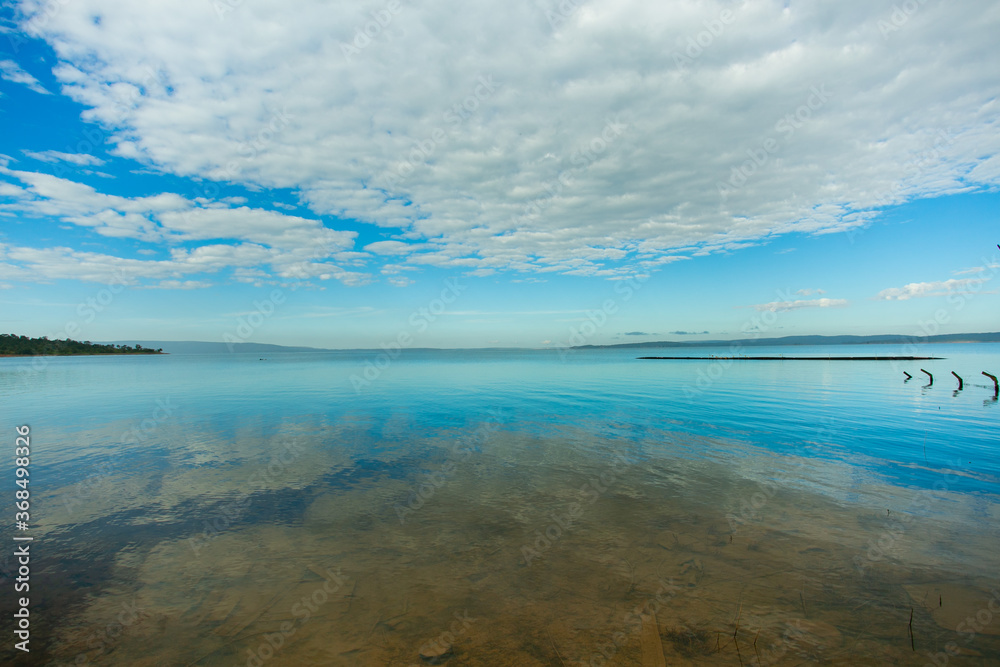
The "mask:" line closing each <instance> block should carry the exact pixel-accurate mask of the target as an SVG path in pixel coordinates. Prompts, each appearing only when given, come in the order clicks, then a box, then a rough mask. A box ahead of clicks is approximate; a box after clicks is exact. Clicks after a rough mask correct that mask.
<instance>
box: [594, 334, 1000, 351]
mask: <svg viewBox="0 0 1000 667" xmlns="http://www.w3.org/2000/svg"><path fill="white" fill-rule="evenodd" d="M914 342H919V343H1000V332H997V333H966V334H943V335H940V336H922V337H917V336H899V335H895V334H885V335H880V336H784V337H782V338H743V339H738V340H700V341H676V340H663V341H656V342H650V343H618V344H615V345H578V346H576V348H578V349H588V348H601V347H713V346H719V347H722V346H727V345H735V344H739V345H742V346H744V347H751V346H759V345H884V344H893V345H902V344H905V343H914Z"/></svg>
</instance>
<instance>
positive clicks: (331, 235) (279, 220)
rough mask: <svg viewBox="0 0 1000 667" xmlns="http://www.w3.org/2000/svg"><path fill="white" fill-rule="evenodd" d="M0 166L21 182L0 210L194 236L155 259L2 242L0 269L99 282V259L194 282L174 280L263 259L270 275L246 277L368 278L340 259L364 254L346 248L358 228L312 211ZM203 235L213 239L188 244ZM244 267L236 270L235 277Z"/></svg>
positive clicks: (146, 236)
mask: <svg viewBox="0 0 1000 667" xmlns="http://www.w3.org/2000/svg"><path fill="white" fill-rule="evenodd" d="M0 174H3V175H8V176H11V177H13V178H15V179H17V180H19V181H20V182H21V183H23V184H24V185H23V186H17V185H13V184H10V183H7V184H4V187H3V188H0V198H3V199H0V213H3V212H16V213H19V214H27V215H34V216H51V217H54V218H57V219H60V220H63V221H66V222H69V223H72V224H75V225H78V226H81V227H87V228H90V229H93V230H94V231H95V232H97V233H98V234H101V235H103V236H107V237H112V238H130V239H137V240H140V241H145V242H150V243H165V244H170V245H174V246H176V245H178V244H180V243H188V244H194V247H187V248H181V247H172V248H170V249H169V253H170V259H169V260H161V261H153V260H136V259H126V258H121V257H114V256H110V255H98V254H97V253H84V252H75V251H73V250H71V249H69V248H50V249H37V248H17V247H8V248H6V251H5V258H6V259H8V260H12V261H8V262H7V263H6V264H0V275H6V276H8V277H12V278H16V277H20V278H22V279H29V278H34V279H41V280H54V279H74V278H75V279H78V280H84V281H93V282H105V281H106V280H107V275H108V271H106V270H103V269H101V270H98V268H97V267H95V266H94V265H95V263H98V264H104V265H105V268H107V267H114V268H116V269H118V270H122V271H124V272H125V273H126V274H127V275H128V277H129V278H128V279H129V281H130V282H134V281H137V280H139V279H144V278H148V279H153V280H159V279H163V278H169V279H168V280H167V281H166V282H161V283H159V284H158V285H157V286H162V287H165V288H170V289H192V288H195V287H202V286H203V285H202V284H201V283H199V282H197V281H188V282H184V283H182V282H179V278H180V277H181V276H182V275H186V274H190V273H192V272H195V273H197V272H210V273H211V272H217V271H220V270H223V269H237V270H242V271H244V272H247V271H251V270H254V269H257V268H258V267H261V266H268V267H269V268H270V274H265V273H258V274H256V275H255V276H254V279H255V282H258V283H259V282H261V280H264V281H266V280H268V279H285V280H300V281H302V280H310V279H317V280H329V279H336V280H339V281H341V282H343V283H345V284H348V285H358V284H364V283H366V282H369V281H370V276H369V274H367V273H364V272H356V271H349V270H346V269H344V268H343V267H342V266H341V265H340V264H341V263H352V262H354V261H355V260H357V259H358V258H359V257H364V256H366V255H364V254H363V253H351V252H347V251H348V249H350V248H352V247H353V245H354V237H355V236H356V233H355V232H348V231H340V230H334V229H329V228H328V227H326V226H324V225H323V224H322V222H320V221H318V220H311V219H307V218H302V217H298V216H291V215H286V214H283V213H278V212H275V211H268V210H263V209H254V208H249V207H247V206H237V207H235V208H234V207H233V204H236V203H239V202H241V201H243V200H241V199H235V200H232V201H230V202H229V203H228V204H227V203H224V202H211V201H208V200H204V199H202V200H199V201H200V202H201V203H196V202H194V201H191V200H188V199H186V198H184V197H181V196H180V195H177V194H173V193H161V194H158V195H154V196H150V197H121V196H117V195H107V194H104V193H101V192H98V191H97V190H96V189H94V188H92V187H91V186H89V185H85V184H82V183H77V182H75V181H70V180H67V179H64V178H58V177H56V176H52V175H50V174H40V173H35V172H25V171H13V170H10V169H8V168H6V167H0ZM4 199H5V200H7V201H3V200H4ZM206 241H213V242H214V243H204V244H203V245H196V244H197V243H198V242H206ZM145 250H148V249H145ZM142 254H146V253H142ZM330 260H336V261H337V262H339V263H334V262H333V261H330ZM246 275H247V274H246V273H242V274H236V275H235V277H236V278H237V280H242V279H244V278H245V276H246Z"/></svg>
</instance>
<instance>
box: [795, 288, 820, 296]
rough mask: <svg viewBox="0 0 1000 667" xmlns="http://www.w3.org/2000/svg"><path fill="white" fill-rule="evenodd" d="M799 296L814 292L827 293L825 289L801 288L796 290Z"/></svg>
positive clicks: (809, 294) (810, 294)
mask: <svg viewBox="0 0 1000 667" xmlns="http://www.w3.org/2000/svg"><path fill="white" fill-rule="evenodd" d="M795 293H796V294H798V295H799V296H812V295H813V294H826V292H825V291H824V290H821V289H800V290H796V292H795Z"/></svg>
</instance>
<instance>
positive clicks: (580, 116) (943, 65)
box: [22, 0, 1000, 277]
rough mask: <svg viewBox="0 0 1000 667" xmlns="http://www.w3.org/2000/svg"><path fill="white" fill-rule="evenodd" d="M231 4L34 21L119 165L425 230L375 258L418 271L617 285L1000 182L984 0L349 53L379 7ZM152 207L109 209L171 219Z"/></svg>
mask: <svg viewBox="0 0 1000 667" xmlns="http://www.w3.org/2000/svg"><path fill="white" fill-rule="evenodd" d="M235 4H236V3H232V4H226V3H209V2H200V3H193V2H192V3H120V2H112V1H111V0H74V2H72V3H67V4H65V5H63V6H61V8H60V11H59V12H58V13H56V14H54V15H52V16H51V17H48V18H46V20H45V21H41V20H39V21H36V22H35V23H33V24H31V23H30V22H29V27H30V26H33V29H34V31H35V32H36V33H37V34H38V35H39V36H41V37H43V38H45V39H46V40H48V41H49V43H50V44H51V45H52V46H53V48H54V49H55V50H56V53H57V54H58V56H59V59H60V62H61V63H62V64H61V65H60V66H59V67H58V68H57V69H56V70H55V74H56V76H57V77H58V79H59V81H60V82H61V84H62V87H63V91H64V92H65V93H66V94H69V95H70V96H72V97H73V98H74V99H75V100H76V101H78V102H79V103H81V104H83V105H85V106H86V107H87V108H88V111H87V112H86V114H85V117H86V119H88V120H90V121H94V122H99V123H103V124H104V125H105V126H106V127H107V128H109V130H110V131H111V133H112V135H113V143H114V146H115V148H114V150H115V152H117V154H119V155H122V156H126V157H131V158H134V159H137V160H140V161H142V162H144V163H146V164H147V165H149V166H151V167H154V168H157V169H163V170H165V171H167V172H170V173H174V174H179V175H183V176H192V177H204V178H209V179H217V180H226V181H234V182H238V183H242V184H244V185H246V186H248V187H252V188H261V187H263V188H292V189H295V190H296V191H298V192H299V193H300V194H301V197H302V199H303V201H304V203H306V204H307V205H308V206H309V207H310V208H311V210H312V211H313V212H315V213H317V214H322V215H336V216H341V217H344V218H352V219H356V220H360V221H362V222H368V223H371V224H373V225H377V226H380V227H385V228H397V229H400V230H402V232H403V235H402V236H400V237H398V238H405V239H406V240H407V241H412V242H414V243H417V244H420V243H426V242H429V243H430V244H431V245H430V246H429V247H416V248H411V249H409V250H407V249H404V248H403V247H402V246H400V245H393V243H397V242H390V241H383V242H376V243H374V244H371V246H369V248H370V250H371V252H379V253H382V254H387V253H389V252H390V251H392V250H393V249H395V251H397V252H398V254H400V256H401V257H403V258H405V260H401V261H400V263H401V264H402V263H414V264H417V265H432V266H440V267H448V268H454V269H460V270H463V271H469V272H477V273H480V274H485V273H490V272H494V271H502V270H515V271H524V272H534V273H545V272H549V271H556V272H563V273H569V274H574V275H594V276H607V277H620V276H621V275H623V274H625V273H627V272H628V271H633V272H634V271H635V270H637V269H642V268H643V267H647V268H648V267H652V266H656V265H657V264H658V263H660V262H661V261H664V260H662V258H663V257H664V256H668V257H677V256H679V249H684V252H685V253H690V254H692V255H703V254H706V253H711V252H724V251H733V250H736V249H739V248H741V247H746V246H748V245H752V244H755V243H759V242H760V240H761V239H763V238H765V237H769V236H771V235H777V234H787V233H791V232H804V233H829V232H834V231H840V230H846V229H849V228H852V227H855V226H858V225H862V224H865V223H866V222H867V221H868V220H870V219H871V217H872V215H873V213H872V212H871V211H872V210H873V209H875V208H877V207H880V206H884V205H886V204H887V203H891V202H898V201H903V200H907V199H912V198H915V197H921V196H931V195H940V194H945V193H953V192H960V191H965V190H968V189H970V188H977V187H983V186H996V185H998V184H1000V169H998V167H997V162H996V160H995V159H993V158H992V157H991V156H993V155H995V154H996V153H998V152H1000V150H998V149H1000V127H998V120H997V119H998V117H1000V113H998V111H1000V102H998V101H997V99H996V95H995V91H996V90H997V89H998V88H1000V70H998V68H996V67H995V65H994V61H995V60H996V58H995V55H996V46H995V40H996V34H997V33H998V32H1000V10H998V8H997V5H996V4H995V3H991V2H986V1H985V0H981V1H978V2H977V1H974V0H973V1H972V2H971V4H967V5H962V10H961V11H960V10H959V9H958V8H957V7H956V6H955V5H954V4H951V3H926V4H924V3H921V4H920V5H919V8H918V10H917V11H916V13H915V14H913V15H912V16H910V17H909V18H908V20H907V21H906V22H905V24H904V25H902V26H901V27H899V29H898V30H892V31H888V32H887V31H886V30H885V28H884V25H880V21H883V22H884V21H889V20H891V14H892V8H891V7H890V6H888V5H886V4H884V3H875V4H873V3H870V2H866V1H863V0H844V1H843V2H839V3H837V4H836V6H835V7H833V6H832V5H828V4H824V3H819V4H817V3H791V4H789V3H780V2H765V1H763V0H761V1H757V2H742V3H737V4H734V3H731V2H724V1H723V0H707V1H703V2H695V1H693V0H683V1H678V2H671V3H650V2H641V1H640V0H590V1H589V2H586V3H585V4H584V5H582V6H581V7H580V9H578V10H577V11H575V12H573V13H571V14H570V15H569V16H568V17H567V18H566V20H565V21H560V22H558V25H556V26H555V27H553V25H552V24H550V22H549V20H548V19H547V18H546V10H550V11H558V9H557V7H558V4H559V3H558V2H556V0H538V1H537V2H536V1H534V0H532V1H529V0H513V1H511V2H506V3H492V4H488V5H476V6H472V5H469V3H466V2H459V0H427V1H426V2H422V3H419V4H413V3H402V4H401V9H400V11H399V12H398V13H397V14H394V15H392V18H391V21H390V22H389V24H388V25H387V26H386V27H385V28H382V29H381V32H380V34H379V35H377V36H375V37H374V38H373V39H372V40H371V43H370V44H367V45H365V44H361V46H363V48H358V49H357V51H358V52H357V53H348V54H347V55H349V56H350V57H347V56H345V49H344V46H345V45H350V44H351V43H352V41H353V40H355V39H357V34H358V33H357V32H356V29H358V28H361V27H363V26H364V25H365V24H366V23H367V22H369V21H371V16H370V12H371V10H372V7H373V5H370V4H367V3H332V4H331V3H329V2H321V1H320V0H304V1H303V2H299V3H296V5H295V7H294V9H289V7H288V5H287V4H286V3H281V2H276V1H274V0H271V1H266V0H260V1H259V2H254V3H239V4H238V5H237V6H233V5H235ZM216 5H219V6H222V7H223V8H224V9H226V10H227V11H223V12H217V11H216ZM22 8H23V10H24V12H25V13H26V14H27V15H28V16H32V15H39V16H41V15H43V12H44V11H45V3H44V2H42V0H26V1H25V2H24V3H22ZM723 9H731V10H733V11H734V13H735V19H734V20H733V21H732V22H731V23H729V24H726V26H725V29H724V31H723V32H722V34H720V35H718V36H715V37H713V36H712V35H709V34H708V33H705V34H707V35H708V37H709V39H708V44H707V46H704V48H703V52H702V53H700V54H697V57H695V58H693V59H691V60H690V61H689V62H685V63H684V66H683V67H679V66H678V60H679V58H678V56H681V58H680V59H683V56H684V52H685V48H686V46H687V45H688V44H689V40H690V39H693V38H700V34H701V33H703V32H704V31H705V26H704V23H705V22H706V21H711V20H713V19H716V18H717V17H718V16H719V14H720V12H721V11H722V10H723ZM229 10H231V11H229ZM95 16H100V17H101V20H100V21H99V22H95V21H94V20H93V18H94V17H95ZM703 41H704V40H703ZM247 44H253V45H254V46H253V48H252V49H248V48H247V47H246V45H247ZM931 46H933V48H931ZM917 109H919V113H917V112H916V111H915V110H917ZM615 119H618V123H617V124H616V122H615ZM769 140H770V141H773V142H774V144H773V145H774V146H776V148H775V149H774V150H773V151H769V150H767V149H766V146H770V145H772V144H770V143H768V142H769ZM755 159H756V160H757V161H758V162H761V161H762V162H763V164H762V165H760V166H757V164H756V163H755V162H754V160H755ZM739 169H743V170H744V172H751V171H752V173H750V174H749V175H747V176H745V178H744V179H743V180H745V183H744V182H740V183H739V185H738V186H733V187H732V188H731V189H732V191H731V192H728V193H727V196H725V197H722V196H720V193H719V184H720V183H726V182H728V181H730V180H731V179H733V180H734V182H735V181H740V180H741V179H740V178H737V176H738V175H739V173H738V172H736V171H734V170H739ZM199 216H203V217H204V218H205V219H207V218H209V217H211V216H210V215H209V214H207V213H199ZM225 216H229V217H228V218H227V219H230V220H233V219H235V217H236V216H235V215H234V214H231V213H227V214H224V215H220V216H218V217H219V218H220V219H221V218H222V217H225ZM139 217H141V216H138V215H137V214H133V215H132V217H129V216H127V215H125V214H124V213H122V214H121V215H119V216H117V217H114V216H105V218H104V219H93V221H92V222H93V224H94V225H95V226H97V227H98V228H99V229H101V230H103V231H102V233H106V234H109V235H114V234H126V233H129V230H141V232H142V233H143V234H156V233H157V230H156V229H155V228H154V227H152V226H150V225H144V223H143V222H142V221H141V220H140V219H139ZM175 217H176V216H175ZM80 224H87V223H86V222H85V221H84V220H82V219H81V221H80ZM176 224H178V225H180V223H176ZM215 224H221V223H219V222H216V223H215ZM248 224H254V223H253V222H251V223H248ZM264 224H265V225H266V223H264ZM181 226H182V227H183V230H182V232H180V233H184V234H188V235H192V234H195V233H196V232H195V231H194V230H193V229H192V228H191V227H190V226H183V225H181ZM295 234H296V233H295V232H292V233H291V235H292V236H295ZM268 238H272V239H273V236H269V237H268ZM671 261H673V260H671ZM609 266H610V267H614V268H609Z"/></svg>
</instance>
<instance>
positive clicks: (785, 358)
mask: <svg viewBox="0 0 1000 667" xmlns="http://www.w3.org/2000/svg"><path fill="white" fill-rule="evenodd" d="M636 359H688V360H691V359H697V360H702V361H718V360H720V359H725V360H731V361H928V360H935V359H944V357H636Z"/></svg>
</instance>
